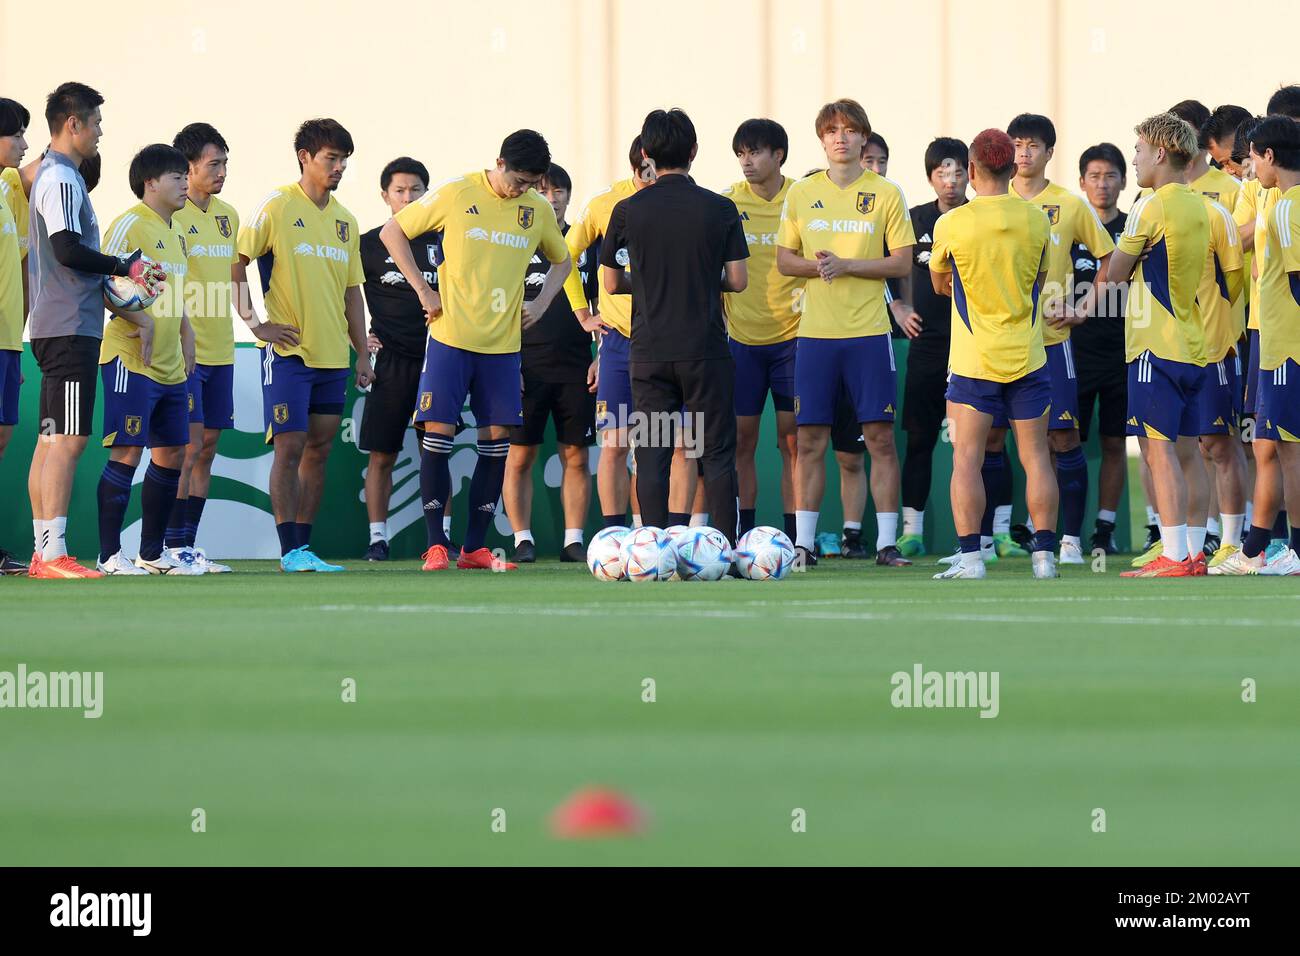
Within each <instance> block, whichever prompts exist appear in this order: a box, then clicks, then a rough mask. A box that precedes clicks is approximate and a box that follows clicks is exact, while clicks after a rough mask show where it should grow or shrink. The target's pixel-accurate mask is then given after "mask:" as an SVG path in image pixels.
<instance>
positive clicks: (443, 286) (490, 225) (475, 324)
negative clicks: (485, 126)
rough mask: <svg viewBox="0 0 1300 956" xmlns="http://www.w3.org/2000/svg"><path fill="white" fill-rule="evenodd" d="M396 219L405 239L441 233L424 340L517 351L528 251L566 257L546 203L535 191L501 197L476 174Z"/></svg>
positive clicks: (422, 200)
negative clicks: (438, 301)
mask: <svg viewBox="0 0 1300 956" xmlns="http://www.w3.org/2000/svg"><path fill="white" fill-rule="evenodd" d="M394 218H395V219H396V220H397V224H398V225H399V226H401V227H402V232H403V233H405V234H406V238H408V239H414V238H415V237H416V236H421V235H423V234H424V233H426V232H429V231H430V230H433V229H440V230H442V234H443V235H442V252H443V263H442V265H441V266H439V267H438V293H439V294H440V295H441V297H442V315H440V316H439V317H438V318H436V319H434V320H433V321H432V322H431V323H429V335H431V336H432V337H433V338H434V340H435V341H438V342H441V343H442V344H443V345H450V346H451V347H452V348H458V349H465V350H466V351H468V352H485V353H491V354H503V353H507V352H518V351H519V341H520V325H519V313H520V310H521V309H522V308H523V304H524V276H525V274H526V273H527V272H528V263H529V261H530V260H531V259H532V257H533V253H534V252H535V251H536V250H537V249H538V248H539V247H540V248H541V250H542V253H543V254H544V255H545V256H546V258H547V259H549V260H550V261H551V262H563V261H564V260H565V258H566V257H567V256H568V250H567V249H566V248H565V245H564V234H563V233H561V232H560V226H559V223H557V222H556V221H555V210H553V209H552V208H551V204H550V203H549V202H547V201H546V200H545V199H544V198H543V197H542V195H541V194H540V193H539V192H537V190H535V189H529V190H528V191H527V192H524V193H523V194H521V195H519V196H517V197H516V198H514V199H505V198H502V197H501V196H498V195H497V194H496V191H495V190H493V188H492V186H491V185H490V184H489V183H488V178H487V173H484V172H482V171H479V172H474V173H468V174H467V175H465V176H462V177H460V178H459V179H452V180H449V181H448V182H445V183H443V184H442V185H440V186H437V187H435V188H434V189H433V190H432V191H430V192H428V193H425V194H424V195H423V196H422V197H420V198H419V199H418V200H416V201H415V202H413V203H411V204H410V205H409V206H407V207H406V208H405V209H403V210H402V211H401V212H399V213H398V214H397V215H396V217H394ZM574 271H575V272H576V271H577V270H574Z"/></svg>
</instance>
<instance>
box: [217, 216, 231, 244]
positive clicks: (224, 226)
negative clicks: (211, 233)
mask: <svg viewBox="0 0 1300 956" xmlns="http://www.w3.org/2000/svg"><path fill="white" fill-rule="evenodd" d="M213 219H214V220H216V223H217V232H219V233H221V238H222V239H229V238H230V217H229V216H214V217H213Z"/></svg>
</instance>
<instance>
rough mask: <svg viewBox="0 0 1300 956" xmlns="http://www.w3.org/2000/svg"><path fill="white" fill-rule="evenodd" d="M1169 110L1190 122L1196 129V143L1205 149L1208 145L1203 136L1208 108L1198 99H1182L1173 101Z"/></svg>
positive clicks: (1208, 119) (1207, 119)
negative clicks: (1178, 101) (1179, 101)
mask: <svg viewBox="0 0 1300 956" xmlns="http://www.w3.org/2000/svg"><path fill="white" fill-rule="evenodd" d="M1169 112H1170V113H1173V114H1174V115H1175V116H1177V117H1178V118H1179V119H1180V120H1186V121H1187V122H1188V123H1189V124H1191V127H1192V129H1194V130H1196V145H1197V146H1199V147H1200V148H1201V149H1205V147H1206V146H1208V145H1210V144H1209V142H1208V141H1207V140H1206V138H1205V124H1206V123H1208V122H1209V121H1210V108H1209V107H1208V106H1206V105H1205V104H1204V103H1202V102H1201V101H1200V100H1183V101H1182V102H1181V103H1175V104H1174V105H1173V106H1171V107H1169Z"/></svg>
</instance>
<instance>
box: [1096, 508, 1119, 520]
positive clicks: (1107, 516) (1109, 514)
mask: <svg viewBox="0 0 1300 956" xmlns="http://www.w3.org/2000/svg"><path fill="white" fill-rule="evenodd" d="M1097 520H1098V521H1109V522H1110V523H1111V524H1114V523H1115V512H1113V511H1103V510H1101V509H1098V510H1097Z"/></svg>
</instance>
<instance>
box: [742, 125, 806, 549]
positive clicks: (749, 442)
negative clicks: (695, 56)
mask: <svg viewBox="0 0 1300 956" xmlns="http://www.w3.org/2000/svg"><path fill="white" fill-rule="evenodd" d="M731 150H732V152H733V153H735V154H736V159H737V160H738V161H739V162H740V172H741V174H742V175H743V176H744V177H745V178H744V179H743V180H741V181H740V182H738V183H734V184H733V185H731V186H728V187H727V188H726V189H724V190H723V191H722V194H723V195H724V196H726V197H727V198H728V199H730V200H731V201H732V202H733V203H735V204H736V209H737V210H738V211H739V212H740V221H741V225H742V226H743V227H744V230H745V242H746V243H747V244H748V246H749V256H750V258H749V264H748V268H749V285H748V286H746V288H745V291H744V292H729V293H727V294H726V295H725V296H723V304H724V306H725V307H726V313H727V336H728V340H729V345H730V348H731V357H732V359H733V360H734V361H735V363H736V476H737V482H738V484H739V487H740V533H741V534H744V533H745V532H746V531H748V530H749V529H750V528H752V527H754V525H755V523H756V518H755V510H756V508H757V500H758V472H757V470H756V469H755V467H754V453H755V450H756V449H757V448H758V427H759V422H760V420H761V417H762V414H763V406H764V405H766V404H767V393H768V392H769V391H770V392H771V393H772V407H773V408H774V409H775V410H776V443H777V449H778V450H779V451H780V453H781V502H782V504H783V506H784V507H783V508H782V509H781V510H782V511H783V512H784V513H785V531H786V534H788V535H791V536H793V534H794V530H795V529H794V527H793V524H794V510H795V509H794V457H795V423H794V361H795V342H796V339H795V336H796V335H797V334H798V331H799V303H800V298H801V296H802V295H803V286H804V280H802V279H799V278H792V277H790V276H783V275H781V273H780V271H778V269H777V267H776V235H777V228H778V227H779V226H780V223H781V206H782V205H783V204H784V202H785V196H786V193H787V192H788V191H789V189H790V185H791V183H793V180H791V179H789V178H788V177H787V176H785V175H784V174H782V172H781V166H782V165H783V164H784V163H785V158H786V155H787V154H788V153H789V152H790V141H789V138H788V137H787V136H786V132H785V130H784V129H783V128H782V127H781V124H780V123H777V122H776V121H774V120H770V119H749V120H745V122H743V123H741V124H740V126H739V128H737V130H736V133H735V135H734V136H732V138H731Z"/></svg>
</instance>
